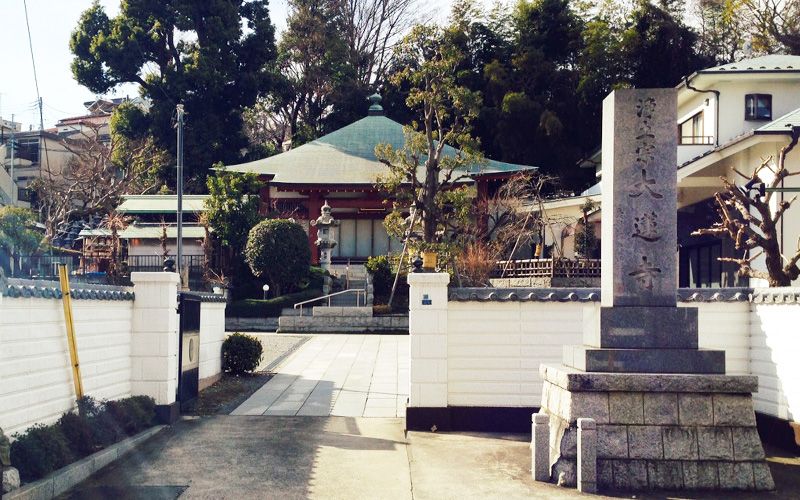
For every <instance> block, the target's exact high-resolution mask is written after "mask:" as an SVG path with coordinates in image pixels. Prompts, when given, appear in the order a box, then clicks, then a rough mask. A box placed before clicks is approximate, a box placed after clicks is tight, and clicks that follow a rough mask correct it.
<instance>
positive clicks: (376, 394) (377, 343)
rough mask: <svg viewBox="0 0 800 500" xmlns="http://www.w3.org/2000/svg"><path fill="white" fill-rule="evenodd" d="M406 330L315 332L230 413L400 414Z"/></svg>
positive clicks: (405, 372)
mask: <svg viewBox="0 0 800 500" xmlns="http://www.w3.org/2000/svg"><path fill="white" fill-rule="evenodd" d="M408 349H409V347H408V335H313V336H312V337H311V338H310V339H309V340H308V341H307V342H306V343H305V344H304V345H303V346H302V347H300V348H299V349H298V350H297V351H295V352H294V353H293V354H292V355H291V356H290V357H289V358H287V359H286V360H285V361H284V362H283V363H281V364H280V365H279V366H278V367H276V368H274V371H275V372H276V374H275V376H274V377H273V378H272V379H271V380H270V381H269V382H267V383H266V384H265V385H264V386H263V387H261V388H260V389H259V390H258V391H256V392H255V393H254V394H253V395H252V396H251V397H250V398H249V399H248V400H247V401H245V402H244V403H242V405H241V406H239V408H237V409H236V410H234V411H233V412H232V413H231V415H237V416H242V415H266V416H316V417H326V416H331V415H332V416H344V417H404V416H405V407H406V401H407V400H408V376H409V375H408V366H409V365H408V353H409V351H408Z"/></svg>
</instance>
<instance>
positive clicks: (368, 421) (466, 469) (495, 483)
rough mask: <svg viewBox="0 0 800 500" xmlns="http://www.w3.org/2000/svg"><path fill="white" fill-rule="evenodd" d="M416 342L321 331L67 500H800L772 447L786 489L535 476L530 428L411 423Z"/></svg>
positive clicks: (795, 469) (795, 474)
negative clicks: (490, 429) (261, 380)
mask: <svg viewBox="0 0 800 500" xmlns="http://www.w3.org/2000/svg"><path fill="white" fill-rule="evenodd" d="M407 349H408V337H407V336H372V335H315V336H313V338H312V339H310V340H309V341H308V342H306V343H305V344H304V345H303V346H302V347H301V348H300V349H298V350H297V351H296V352H295V353H294V354H293V355H292V356H291V357H289V358H287V359H286V360H285V361H284V362H283V363H282V364H281V365H279V367H278V368H277V370H278V374H277V375H276V376H275V377H274V378H273V379H272V381H270V382H269V383H268V384H266V385H265V386H264V387H262V389H261V390H260V391H258V392H256V393H255V394H254V395H253V397H251V398H250V399H249V400H247V401H246V402H245V403H244V404H242V405H241V406H240V407H239V408H238V409H237V410H236V411H235V413H236V415H230V416H229V415H218V416H214V417H207V418H190V419H185V420H181V421H179V422H177V423H176V424H174V425H172V426H170V427H167V428H166V429H165V430H163V431H162V432H160V433H159V434H158V435H156V436H155V437H154V438H152V439H151V440H150V441H148V442H147V443H145V444H144V445H143V446H142V447H140V448H139V449H137V450H135V451H134V452H133V453H132V454H131V455H129V456H128V457H126V458H124V459H122V460H119V461H118V462H116V463H114V464H113V465H111V466H110V467H109V468H107V469H105V470H104V471H102V472H101V473H100V474H99V475H97V476H96V477H94V478H92V479H90V480H89V481H87V482H85V483H84V484H82V485H81V486H79V487H78V488H76V489H75V490H73V491H70V492H68V493H66V494H64V495H62V496H61V497H60V500H67V499H69V500H175V499H180V500H195V499H214V500H221V499H230V500H234V499H236V500H240V499H289V500H292V499H315V500H316V499H319V500H323V499H324V500H335V499H347V500H362V499H363V500H372V499H391V500H394V499H398V500H411V499H413V500H450V499H452V500H465V499H473V498H475V499H489V500H491V499H497V500H508V499H536V500H568V499H610V498H638V499H645V500H679V499H698V500H700V499H702V500H723V499H724V500H755V499H759V500H762V499H775V500H778V499H780V500H784V499H795V498H797V499H800V479H798V478H800V459H798V458H796V457H790V456H787V455H786V454H783V455H780V454H775V450H771V449H769V448H768V449H767V453H768V455H771V456H770V458H769V459H768V460H769V463H770V467H771V468H772V471H773V476H774V477H775V482H776V484H777V487H778V491H775V492H767V493H748V492H742V493H731V492H725V493H713V492H697V493H652V494H651V493H620V494H618V495H612V496H602V495H584V494H581V493H578V492H577V491H576V490H574V489H564V488H559V487H558V486H556V485H554V484H550V483H537V482H534V481H533V480H532V478H531V473H530V448H529V447H530V435H520V434H511V435H509V434H496V433H429V432H408V433H406V432H405V431H404V427H405V425H404V420H403V419H402V418H396V416H397V415H401V413H400V412H401V409H400V408H401V407H400V401H401V399H402V403H403V407H404V405H405V399H406V397H407V382H408V350H407ZM273 382H275V383H273ZM303 415H319V416H303ZM390 415H391V418H375V417H387V416H390Z"/></svg>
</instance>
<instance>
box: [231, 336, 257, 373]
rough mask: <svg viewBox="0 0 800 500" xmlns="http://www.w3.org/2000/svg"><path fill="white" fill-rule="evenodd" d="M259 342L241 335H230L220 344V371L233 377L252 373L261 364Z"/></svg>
mask: <svg viewBox="0 0 800 500" xmlns="http://www.w3.org/2000/svg"><path fill="white" fill-rule="evenodd" d="M262 352H263V347H262V346H261V342H260V341H259V340H258V339H257V338H255V337H251V336H250V335H246V334H243V333H238V332H237V333H234V334H231V335H230V336H229V337H228V338H227V339H225V342H223V343H222V369H223V370H224V371H226V372H231V373H233V374H235V375H239V374H242V373H244V372H252V371H253V370H255V369H256V368H257V367H258V364H259V363H260V362H261V355H262Z"/></svg>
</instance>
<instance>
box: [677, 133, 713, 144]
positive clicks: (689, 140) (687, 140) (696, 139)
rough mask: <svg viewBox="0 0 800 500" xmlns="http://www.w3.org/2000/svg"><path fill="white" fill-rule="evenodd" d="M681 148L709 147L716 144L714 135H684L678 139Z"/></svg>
mask: <svg viewBox="0 0 800 500" xmlns="http://www.w3.org/2000/svg"><path fill="white" fill-rule="evenodd" d="M678 140H679V142H678V144H679V145H680V146H698V145H701V146H708V145H711V144H714V136H713V135H682V136H679V137H678Z"/></svg>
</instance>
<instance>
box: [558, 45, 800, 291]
mask: <svg viewBox="0 0 800 500" xmlns="http://www.w3.org/2000/svg"><path fill="white" fill-rule="evenodd" d="M677 90H678V116H676V120H675V121H676V127H677V133H678V151H677V158H678V165H677V176H678V179H677V180H678V200H677V201H678V244H679V251H678V253H679V255H678V257H679V273H680V275H679V284H680V286H687V287H689V286H691V287H726V286H738V285H748V284H752V285H763V284H764V283H761V282H759V280H755V281H754V282H752V283H747V282H745V281H744V280H743V279H741V278H740V277H738V276H737V274H736V271H737V269H738V266H737V265H736V264H732V263H724V262H720V261H719V260H718V258H719V257H742V255H741V254H739V253H737V251H736V250H735V249H734V247H733V243H732V242H731V240H730V238H727V237H714V236H692V235H691V233H692V232H693V231H695V230H696V229H699V228H705V227H711V225H712V224H713V223H714V222H716V221H717V220H718V216H717V212H716V209H715V208H714V203H713V201H714V194H715V193H717V192H718V191H720V190H722V188H723V184H722V181H721V180H720V177H725V178H726V179H727V180H729V181H731V182H735V183H736V184H737V185H743V184H744V183H745V182H746V180H747V179H744V178H742V177H741V176H739V175H738V174H736V173H734V172H733V171H732V170H731V168H732V167H735V168H736V169H737V170H739V171H740V172H742V173H744V174H747V175H749V174H751V173H752V172H753V171H754V169H755V168H757V167H758V166H759V165H760V164H761V162H762V158H763V159H766V158H768V157H770V156H772V157H773V158H775V159H776V160H777V158H778V155H779V154H780V151H781V149H782V148H783V147H784V146H787V145H788V144H789V143H790V142H791V140H792V134H793V133H800V56H785V55H768V56H763V57H757V58H754V59H748V60H744V61H739V62H736V63H730V64H725V65H722V66H716V67H713V68H708V69H704V70H700V71H697V72H696V73H694V74H692V75H691V76H688V77H687V78H685V79H684V81H682V82H681V83H680V84H679V85H677ZM601 165H602V151H599V150H598V151H596V152H595V153H594V154H593V155H592V156H591V157H590V158H588V159H586V160H584V161H582V162H581V164H580V165H579V166H581V167H584V168H595V169H596V172H597V177H598V180H600V179H601V177H602V168H601ZM786 166H787V167H788V168H789V169H790V170H791V171H794V172H798V171H800V147H798V148H795V149H794V150H793V151H791V152H790V153H789V154H788V155H787V157H786ZM766 175H767V174H766V173H763V174H762V179H763V178H764V177H765V176H766ZM601 186H602V182H599V183H598V184H597V185H596V186H593V187H592V188H591V189H590V190H587V191H585V192H584V193H582V194H581V196H578V197H574V198H569V199H562V200H553V201H550V202H548V203H546V204H545V209H546V211H547V212H548V213H549V214H550V216H551V218H557V217H559V216H564V217H565V218H566V217H568V216H573V217H577V216H578V215H579V214H578V213H577V212H576V211H575V207H578V206H580V205H581V204H582V203H583V201H585V199H587V198H594V199H598V200H599V194H600V191H601ZM784 187H785V188H789V189H792V188H794V189H796V188H798V187H800V176H795V177H789V178H787V179H786V181H785V186H784ZM794 194H795V193H792V192H781V193H776V194H775V195H774V197H773V200H774V202H775V203H776V204H777V203H779V202H780V201H783V200H789V199H791V198H792V197H793V196H794ZM570 210H571V211H572V213H570ZM601 219H602V212H597V213H595V214H593V215H592V216H590V221H592V222H593V223H594V224H595V225H596V226H595V228H596V234H598V235H599V234H600V228H599V226H600V224H601ZM574 228H575V224H574V223H571V224H570V223H567V224H564V225H563V226H562V228H561V230H562V231H564V232H566V233H574ZM779 229H780V235H779V237H780V239H781V248H783V249H785V251H786V252H788V253H793V252H794V249H795V248H797V245H798V237H799V236H800V206H796V207H794V208H792V209H790V210H789V211H788V212H787V214H786V215H785V216H784V221H783V223H782V224H781V226H780V228H779ZM554 233H558V234H561V233H559V231H558V230H556V231H554ZM552 242H553V240H552V238H550V239H549V240H548V241H547V243H549V244H552ZM565 246H567V247H568V246H569V244H567V245H565ZM573 255H574V252H573V251H572V249H571V248H567V250H566V251H565V256H567V257H572V256H573ZM753 265H754V267H756V268H759V267H760V268H763V262H760V261H759V259H756V260H755V261H754V263H753Z"/></svg>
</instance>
